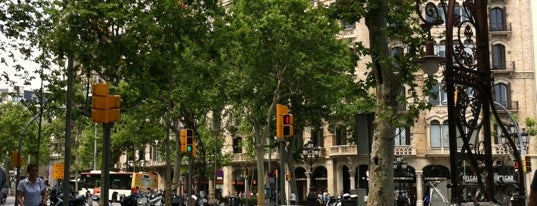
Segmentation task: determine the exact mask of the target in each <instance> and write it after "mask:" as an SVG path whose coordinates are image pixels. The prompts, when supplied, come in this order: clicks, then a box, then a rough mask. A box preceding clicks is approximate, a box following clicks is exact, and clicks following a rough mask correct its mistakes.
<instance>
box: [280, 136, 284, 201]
mask: <svg viewBox="0 0 537 206" xmlns="http://www.w3.org/2000/svg"><path fill="white" fill-rule="evenodd" d="M284 146H285V141H284V140H280V172H279V173H280V180H279V181H280V187H279V189H280V193H279V195H278V196H279V197H280V199H281V205H285V190H284V189H285V186H284V185H285V173H284V171H285V164H284V163H283V157H284V155H283V153H284V152H285V148H283V147H284Z"/></svg>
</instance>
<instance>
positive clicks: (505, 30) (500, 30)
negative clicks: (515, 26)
mask: <svg viewBox="0 0 537 206" xmlns="http://www.w3.org/2000/svg"><path fill="white" fill-rule="evenodd" d="M511 32H512V27H511V23H509V24H490V25H489V34H490V35H491V36H500V37H501V36H504V37H507V38H510V37H511Z"/></svg>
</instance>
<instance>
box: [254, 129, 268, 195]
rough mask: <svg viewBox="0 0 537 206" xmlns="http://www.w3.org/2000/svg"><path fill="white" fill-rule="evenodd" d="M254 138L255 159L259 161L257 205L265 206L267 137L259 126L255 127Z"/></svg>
mask: <svg viewBox="0 0 537 206" xmlns="http://www.w3.org/2000/svg"><path fill="white" fill-rule="evenodd" d="M254 138H255V140H256V141H255V158H256V159H257V161H256V163H257V164H256V167H257V193H258V195H257V205H265V177H266V172H265V137H264V136H263V135H262V134H261V132H260V131H259V127H258V126H257V125H254ZM269 169H270V168H269Z"/></svg>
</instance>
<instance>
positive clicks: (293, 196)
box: [289, 192, 296, 205]
mask: <svg viewBox="0 0 537 206" xmlns="http://www.w3.org/2000/svg"><path fill="white" fill-rule="evenodd" d="M289 200H290V201H291V205H296V194H295V193H294V192H292V193H291V197H290V198H289Z"/></svg>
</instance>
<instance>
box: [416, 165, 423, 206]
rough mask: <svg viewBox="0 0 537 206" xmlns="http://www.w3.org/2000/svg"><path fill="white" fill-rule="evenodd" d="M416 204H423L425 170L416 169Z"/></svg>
mask: <svg viewBox="0 0 537 206" xmlns="http://www.w3.org/2000/svg"><path fill="white" fill-rule="evenodd" d="M416 206H423V171H416Z"/></svg>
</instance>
